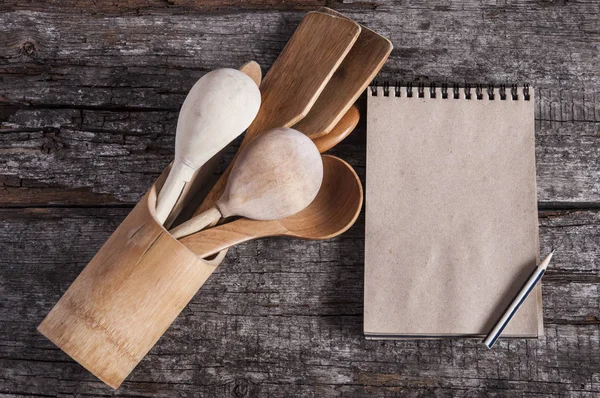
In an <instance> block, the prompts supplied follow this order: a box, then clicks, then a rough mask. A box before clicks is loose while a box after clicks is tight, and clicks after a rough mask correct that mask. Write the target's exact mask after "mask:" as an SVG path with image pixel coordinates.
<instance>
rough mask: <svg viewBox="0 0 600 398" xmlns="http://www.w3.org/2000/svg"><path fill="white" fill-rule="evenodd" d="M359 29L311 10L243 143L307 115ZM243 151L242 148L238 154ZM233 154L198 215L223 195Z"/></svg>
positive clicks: (268, 82) (272, 73) (267, 83)
mask: <svg viewBox="0 0 600 398" xmlns="http://www.w3.org/2000/svg"><path fill="white" fill-rule="evenodd" d="M359 33H360V26H359V25H358V24H357V23H355V22H353V21H350V20H348V19H345V18H341V17H339V16H336V15H328V14H324V13H320V12H309V13H308V14H306V16H305V17H304V18H303V19H302V22H300V25H299V26H298V28H297V29H296V31H295V32H294V34H293V36H292V38H291V39H290V40H289V41H288V43H287V45H286V46H285V48H284V49H283V51H282V52H281V54H280V55H279V57H278V58H277V60H275V63H274V64H273V66H272V67H271V69H270V70H269V72H268V73H267V75H266V76H265V78H264V79H263V81H262V83H261V86H260V88H261V92H262V104H261V107H260V111H259V112H258V115H257V116H256V119H254V122H252V124H251V125H250V127H248V130H247V131H246V135H245V136H244V139H243V141H242V143H241V145H240V149H239V150H240V151H241V150H242V149H243V148H244V146H246V145H248V143H249V142H250V141H252V140H253V139H254V138H256V137H258V136H259V135H261V134H263V133H265V132H266V131H268V130H269V129H271V128H275V127H291V126H292V125H294V124H295V123H297V122H298V121H300V120H301V119H302V118H303V117H304V116H306V115H307V114H308V112H309V110H310V109H311V108H312V106H313V104H314V103H315V101H316V100H317V98H318V97H319V95H320V94H321V92H322V91H323V89H324V88H325V85H326V84H327V82H328V81H329V79H330V78H331V76H332V75H333V73H334V72H335V70H336V69H337V68H338V66H339V65H340V63H341V62H342V60H343V59H344V57H345V56H346V54H348V51H350V48H351V47H352V45H353V44H354V42H355V41H356V39H357V37H358V35H359ZM238 153H239V152H238ZM235 161H236V158H234V159H233V160H232V162H231V164H230V165H229V167H228V168H227V169H226V170H225V172H224V173H223V175H222V176H221V178H220V179H219V180H218V181H217V183H216V184H215V185H214V186H213V188H212V190H211V191H210V192H209V193H208V195H207V196H206V198H205V199H204V202H203V203H202V205H201V206H200V208H199V209H198V210H196V212H195V214H200V213H201V212H203V211H205V210H207V209H209V208H211V207H212V206H213V205H214V203H215V202H216V200H217V199H218V198H219V197H220V196H221V194H222V193H223V191H224V189H225V184H226V183H227V178H228V177H229V173H230V172H231V168H232V167H233V164H235Z"/></svg>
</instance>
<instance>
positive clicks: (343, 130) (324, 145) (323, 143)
mask: <svg viewBox="0 0 600 398" xmlns="http://www.w3.org/2000/svg"><path fill="white" fill-rule="evenodd" d="M359 119H360V112H359V111H358V108H357V107H356V105H352V106H351V107H350V109H348V111H347V112H346V113H345V114H344V116H343V117H342V118H341V119H340V121H339V122H337V124H336V125H335V126H334V127H333V129H332V130H331V131H330V132H329V133H327V134H325V135H323V136H321V137H317V138H313V142H314V143H315V145H316V146H317V149H318V150H319V152H321V153H324V152H327V151H328V150H330V149H331V148H333V147H334V146H336V145H337V144H339V143H340V142H342V140H343V139H344V138H346V137H347V136H348V135H349V134H350V133H351V132H352V131H353V130H354V128H355V127H356V125H357V124H358V121H359Z"/></svg>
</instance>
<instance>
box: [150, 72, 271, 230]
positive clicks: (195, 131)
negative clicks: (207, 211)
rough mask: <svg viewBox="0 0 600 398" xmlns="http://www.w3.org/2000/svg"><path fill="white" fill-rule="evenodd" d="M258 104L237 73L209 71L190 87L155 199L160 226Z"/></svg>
mask: <svg viewBox="0 0 600 398" xmlns="http://www.w3.org/2000/svg"><path fill="white" fill-rule="evenodd" d="M260 101H261V98H260V90H259V89H258V87H257V86H256V84H255V83H254V81H253V80H252V79H251V78H250V77H249V76H247V75H246V74H244V73H243V72H240V71H239V70H237V69H228V68H224V69H217V70H214V71H211V72H209V73H207V74H206V75H204V76H203V77H202V78H201V79H200V80H198V81H197V82H196V84H194V86H193V87H192V89H191V90H190V92H189V94H188V95H187V97H186V99H185V101H184V102H183V105H182V106H181V111H180V112H179V118H178V119H177V135H176V138H175V160H174V162H173V166H172V168H171V171H170V172H169V176H168V177H167V181H166V182H165V184H164V186H163V188H162V189H161V191H160V193H159V195H158V201H157V205H156V216H157V220H158V221H159V222H160V223H161V224H162V223H164V222H165V221H166V219H167V217H168V216H169V213H170V212H171V209H172V208H173V206H174V205H175V202H176V201H177V198H178V197H179V195H180V194H181V191H182V190H183V188H184V186H185V183H186V182H188V181H190V180H191V178H192V176H193V175H194V173H195V172H196V170H198V169H199V168H200V167H201V166H202V165H203V164H205V163H206V162H207V161H208V160H209V159H210V158H212V157H213V156H214V155H215V154H216V153H217V152H219V151H220V150H221V149H222V148H223V147H225V145H227V144H229V143H230V142H231V141H233V140H234V139H235V138H236V137H237V136H238V135H240V134H242V133H243V132H244V130H246V128H247V127H248V126H249V125H250V123H251V122H252V120H253V119H254V117H255V116H256V114H257V113H258V109H259V107H260Z"/></svg>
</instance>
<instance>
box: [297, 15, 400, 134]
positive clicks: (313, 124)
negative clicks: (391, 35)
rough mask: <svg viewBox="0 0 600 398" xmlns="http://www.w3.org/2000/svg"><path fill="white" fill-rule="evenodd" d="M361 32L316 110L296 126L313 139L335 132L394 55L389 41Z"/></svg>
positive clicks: (328, 85) (317, 103)
mask: <svg viewBox="0 0 600 398" xmlns="http://www.w3.org/2000/svg"><path fill="white" fill-rule="evenodd" d="M319 12H323V13H326V14H328V15H335V16H338V17H340V18H346V17H345V16H344V15H342V14H340V13H338V12H336V11H334V10H332V9H330V8H326V7H321V8H319ZM361 28H362V29H361V31H360V35H359V36H358V39H357V40H356V43H354V45H353V46H352V49H351V50H350V52H349V53H348V55H347V56H346V57H345V58H344V60H343V61H342V63H341V64H340V66H339V68H337V70H336V71H335V74H334V75H333V76H332V77H331V80H329V83H327V86H326V87H325V89H324V90H323V92H322V93H321V95H320V96H319V98H318V99H317V101H316V102H315V105H314V106H313V108H312V109H313V110H312V111H311V112H310V113H309V114H308V115H306V117H305V118H304V119H302V120H301V121H299V122H298V123H297V124H296V125H294V128H295V129H296V130H299V131H302V132H303V133H304V134H306V135H308V136H309V137H310V138H317V137H321V136H324V135H326V134H327V133H329V132H330V131H331V130H332V129H333V128H334V126H335V125H336V124H337V122H338V121H339V120H340V119H341V118H342V117H343V116H344V114H345V113H346V111H347V110H348V109H349V108H350V106H352V104H354V102H356V100H357V99H358V97H359V96H360V95H361V94H362V93H363V92H364V91H365V89H366V88H367V86H368V85H369V83H371V81H372V80H373V78H374V77H375V76H376V75H377V73H378V72H379V70H380V69H381V67H382V66H383V64H384V63H385V61H386V60H387V59H388V57H389V55H390V53H391V52H392V48H393V46H392V43H391V42H390V41H389V40H388V39H386V38H385V37H383V36H381V35H379V34H377V33H375V32H373V31H372V30H369V29H367V28H365V27H364V26H362V27H361Z"/></svg>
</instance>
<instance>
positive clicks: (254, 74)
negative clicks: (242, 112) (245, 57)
mask: <svg viewBox="0 0 600 398" xmlns="http://www.w3.org/2000/svg"><path fill="white" fill-rule="evenodd" d="M240 71H242V72H243V73H245V74H247V75H248V76H250V78H251V79H252V80H254V83H256V86H257V87H260V83H261V81H262V70H261V69H260V65H259V64H258V62H256V61H248V62H246V63H245V64H244V65H242V66H241V67H240Z"/></svg>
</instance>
